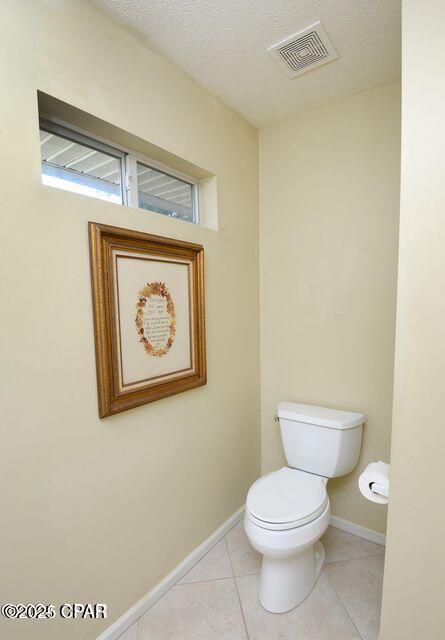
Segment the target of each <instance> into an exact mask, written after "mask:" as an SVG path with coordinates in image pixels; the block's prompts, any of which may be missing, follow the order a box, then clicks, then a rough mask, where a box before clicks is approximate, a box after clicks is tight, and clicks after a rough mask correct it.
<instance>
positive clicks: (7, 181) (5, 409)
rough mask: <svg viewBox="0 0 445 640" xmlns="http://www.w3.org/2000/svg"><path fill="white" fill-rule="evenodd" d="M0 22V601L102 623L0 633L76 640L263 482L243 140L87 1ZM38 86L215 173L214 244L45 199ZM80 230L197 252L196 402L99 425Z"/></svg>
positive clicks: (231, 121)
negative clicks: (200, 277) (136, 236)
mask: <svg viewBox="0 0 445 640" xmlns="http://www.w3.org/2000/svg"><path fill="white" fill-rule="evenodd" d="M1 12H2V20H1V27H0V28H1V34H0V48H1V49H2V50H1V52H0V65H1V78H2V98H1V100H0V130H1V131H0V136H1V137H0V144H1V147H0V154H1V168H0V176H1V178H0V180H1V186H0V190H1V202H2V207H1V224H2V234H1V236H2V240H1V241H2V249H1V252H0V261H1V264H0V269H1V273H2V278H1V288H2V300H3V304H2V322H1V329H2V332H3V337H4V341H3V344H2V364H1V370H2V374H1V375H2V382H1V385H0V388H1V391H2V395H3V398H2V404H1V406H2V418H1V423H2V429H3V435H2V438H1V441H2V446H1V463H0V470H1V474H2V479H1V486H2V487H3V490H2V523H1V527H0V539H1V544H0V548H1V569H0V573H1V588H0V592H1V593H0V600H1V601H3V602H4V601H11V602H55V603H60V602H61V601H62V602H63V601H67V602H70V601H74V602H76V601H92V602H95V601H98V602H105V603H108V605H109V607H110V614H111V617H110V618H109V619H108V620H107V621H106V623H105V624H104V623H92V622H73V623H70V622H68V621H61V622H60V621H54V622H50V623H45V622H43V621H41V622H39V623H37V624H32V627H31V626H29V625H27V624H26V623H25V622H23V621H21V622H20V623H11V624H10V626H9V627H8V628H7V629H5V630H3V629H4V628H5V627H6V624H5V623H4V622H3V621H2V623H1V624H2V625H3V626H2V630H1V631H0V635H2V637H8V638H9V639H10V640H19V639H22V638H26V639H28V638H30V637H31V636H32V637H33V638H34V639H35V640H40V639H41V640H51V639H57V640H59V639H60V638H62V637H63V639H64V640H70V639H73V640H74V639H75V640H79V639H80V638H82V639H85V640H87V639H91V638H95V637H96V636H97V635H98V634H99V632H100V631H101V630H102V629H103V628H105V627H106V626H108V625H109V624H110V623H111V622H112V621H113V619H115V618H116V617H117V616H119V615H120V614H122V613H123V612H124V611H125V610H126V609H127V608H128V607H129V606H131V605H133V604H134V603H135V602H136V601H137V600H138V599H139V598H140V597H141V596H142V595H143V594H145V593H146V592H147V591H148V590H149V589H150V588H151V587H152V586H153V585H154V584H155V583H156V582H158V581H159V580H160V579H161V578H162V577H163V576H165V575H166V574H167V573H168V572H169V571H170V570H171V569H172V568H173V567H174V566H175V565H176V564H177V563H178V562H180V561H181V560H182V559H183V558H184V556H186V555H187V554H188V553H189V552H190V551H191V550H192V549H194V548H195V547H196V546H198V545H199V544H200V543H201V542H202V541H203V539H205V538H206V537H207V536H208V535H209V534H210V533H211V532H212V531H213V530H214V529H216V528H217V527H218V526H219V525H220V524H221V523H222V522H223V521H224V520H226V519H227V518H228V517H229V516H230V515H231V514H232V513H233V512H234V511H235V510H236V509H238V507H240V506H241V504H242V503H243V501H244V497H245V493H246V490H247V489H248V487H249V486H250V484H251V482H252V481H253V480H254V479H255V478H256V477H258V475H259V458H260V453H259V447H260V444H259V441H260V429H259V331H258V176H257V171H258V148H257V132H256V130H255V129H254V128H253V127H251V126H250V125H249V124H247V123H246V121H245V120H243V119H242V118H241V117H240V116H238V115H237V114H235V113H234V112H233V111H231V110H230V109H228V108H226V107H225V106H223V105H222V104H221V103H220V102H219V101H218V100H216V99H214V98H213V97H211V96H210V95H209V94H207V93H206V92H205V91H204V90H202V89H201V88H200V87H198V86H197V85H196V84H194V83H193V82H192V81H191V80H190V79H189V78H188V77H187V76H185V75H184V74H183V73H181V72H180V71H178V70H176V69H175V68H174V67H173V66H172V65H170V64H169V63H168V62H167V61H166V60H165V59H163V58H162V57H160V56H159V55H157V54H155V53H153V52H151V51H150V50H149V49H147V48H146V47H144V46H143V45H142V44H141V43H140V42H138V41H137V40H135V39H134V38H133V36H131V35H130V34H129V33H127V32H126V31H124V30H123V29H121V28H120V27H119V26H118V25H117V24H115V23H114V22H112V21H111V20H110V19H108V18H107V17H106V16H105V15H104V14H102V13H101V12H100V11H99V10H97V9H95V8H94V7H93V6H91V5H89V4H87V3H85V2H83V0H66V1H64V0H57V1H56V0H46V1H43V0H42V1H37V0H35V1H33V2H29V0H4V1H3V2H2V7H1ZM37 89H40V90H42V91H44V92H46V93H48V94H51V95H55V96H56V97H58V98H60V99H61V100H64V101H66V102H69V103H71V104H73V105H75V106H76V107H78V108H81V109H83V110H85V111H87V112H89V113H92V114H94V115H95V116H98V117H100V118H103V119H104V120H106V121H108V122H111V123H112V124H113V125H115V126H117V127H121V128H122V129H125V130H129V131H130V132H131V133H132V134H135V135H137V136H139V137H141V138H144V139H146V140H149V141H150V142H151V143H153V144H155V145H158V146H159V147H162V148H164V149H167V150H168V151H169V152H171V153H174V154H177V155H179V156H182V157H183V158H185V159H186V160H188V161H189V162H192V163H194V164H196V165H198V166H201V167H203V168H204V169H206V170H207V171H209V172H211V173H214V174H216V175H217V178H218V207H219V231H218V232H216V231H211V230H208V229H204V228H199V227H195V226H193V225H190V224H187V223H182V222H179V221H175V220H172V219H167V218H164V217H162V216H160V215H158V214H150V213H147V212H143V211H139V210H137V209H128V208H124V207H122V206H118V205H112V204H109V203H105V202H100V201H98V200H93V199H90V198H86V197H82V196H78V195H74V194H70V193H66V192H62V191H58V190H56V189H50V188H45V187H43V186H42V185H41V182H40V164H39V163H40V160H39V139H38V120H37V100H36V91H37ZM88 220H95V221H98V222H103V223H108V224H112V225H118V226H122V227H127V228H131V229H137V230H140V231H146V232H150V233H155V234H161V235H166V236H171V237H174V238H181V239H184V240H188V241H193V242H199V243H202V244H204V245H205V250H206V302H207V313H206V317H207V348H208V352H207V353H208V384H207V386H205V387H202V388H200V389H196V390H193V391H189V392H187V393H183V394H180V395H177V396H174V397H172V398H169V399H165V400H162V401H159V402H156V403H153V404H150V405H147V406H144V407H141V408H138V409H135V410H132V411H128V412H125V413H123V414H120V415H117V416H114V417H112V418H108V419H106V420H105V421H100V420H99V419H98V416H97V399H96V379H95V364H94V344H93V325H92V312H91V299H90V274H89V259H88V241H87V221H88ZM234 303H236V307H234ZM6 488H8V491H6ZM62 630H63V631H62Z"/></svg>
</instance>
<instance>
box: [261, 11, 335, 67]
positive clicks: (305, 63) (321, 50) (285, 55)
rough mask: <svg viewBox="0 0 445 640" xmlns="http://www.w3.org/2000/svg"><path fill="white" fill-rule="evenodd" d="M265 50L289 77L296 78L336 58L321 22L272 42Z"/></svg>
mask: <svg viewBox="0 0 445 640" xmlns="http://www.w3.org/2000/svg"><path fill="white" fill-rule="evenodd" d="M267 51H268V53H270V55H271V56H272V58H273V59H274V60H275V62H276V63H277V64H278V65H279V66H280V67H281V68H282V69H283V71H284V72H285V74H286V75H287V76H288V77H289V78H296V77H297V76H300V75H301V74H302V73H306V71H312V69H316V68H317V67H321V65H322V64H326V63H327V62H332V60H336V59H337V58H338V53H337V52H336V50H335V47H334V45H333V44H332V42H331V41H330V39H329V36H328V34H327V33H326V31H325V30H324V29H323V26H322V24H321V22H316V23H315V24H313V25H311V26H310V27H307V29H303V30H302V31H299V32H298V33H295V34H294V35H293V36H290V37H289V38H286V39H285V40H282V41H281V42H278V43H277V44H274V45H273V46H272V47H269V48H268V50H267Z"/></svg>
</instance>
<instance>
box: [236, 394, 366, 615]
mask: <svg viewBox="0 0 445 640" xmlns="http://www.w3.org/2000/svg"><path fill="white" fill-rule="evenodd" d="M278 419H279V422H280V429H281V439H282V441H283V447H284V453H285V456H286V461H287V463H288V465H289V467H291V468H289V467H283V468H282V469H280V470H279V471H274V472H273V473H269V474H268V475H265V476H263V477H262V478H260V479H259V480H257V481H256V482H255V483H254V484H253V485H252V486H251V488H250V490H249V493H248V495H247V500H246V512H245V516H244V528H245V530H246V534H247V537H248V538H249V541H250V543H251V545H252V546H253V548H254V549H256V550H257V551H259V553H261V554H262V555H263V563H262V567H261V577H260V585H259V594H258V596H259V600H260V602H261V604H262V606H263V607H264V608H265V609H266V610H267V611H270V612H272V613H282V612H284V611H289V609H292V608H293V607H296V606H297V605H298V604H300V602H302V601H303V600H304V599H305V598H306V596H307V595H309V593H310V592H311V591H312V589H313V587H314V586H315V583H316V582H317V580H318V576H319V575H320V572H321V569H322V567H323V562H324V549H323V546H322V544H321V542H320V541H319V540H320V538H321V536H322V535H323V533H324V532H325V531H326V529H327V527H328V525H329V516H330V506H329V498H328V495H327V492H326V484H327V482H328V479H329V478H335V477H337V476H343V475H345V474H347V473H349V472H350V471H352V469H354V467H355V466H356V465H357V462H358V457H359V454H360V446H361V441H362V427H363V423H364V422H365V416H364V415H363V414H362V413H353V412H351V411H337V410H336V409H327V408H325V407H316V406H313V405H308V404H296V403H293V402H281V403H280V405H279V407H278Z"/></svg>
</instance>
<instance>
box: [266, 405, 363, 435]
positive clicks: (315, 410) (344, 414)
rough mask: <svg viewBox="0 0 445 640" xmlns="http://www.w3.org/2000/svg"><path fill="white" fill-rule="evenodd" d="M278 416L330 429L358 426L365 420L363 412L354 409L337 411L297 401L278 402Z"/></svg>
mask: <svg viewBox="0 0 445 640" xmlns="http://www.w3.org/2000/svg"><path fill="white" fill-rule="evenodd" d="M278 417H279V418H285V419H287V420H294V421H295V422H305V423H307V424H317V425H319V426H321V427H330V428H331V429H352V427H358V426H359V425H361V424H363V423H364V422H365V420H366V416H365V414H363V413H355V412H354V411H339V410H338V409H329V408H328V407H317V406H316V405H313V404H299V403H297V402H280V404H279V405H278Z"/></svg>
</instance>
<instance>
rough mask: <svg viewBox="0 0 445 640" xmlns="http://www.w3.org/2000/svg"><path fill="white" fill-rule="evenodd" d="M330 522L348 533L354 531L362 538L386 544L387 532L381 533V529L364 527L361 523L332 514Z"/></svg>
mask: <svg viewBox="0 0 445 640" xmlns="http://www.w3.org/2000/svg"><path fill="white" fill-rule="evenodd" d="M330 523H331V525H332V526H333V527H336V528H337V529H341V530H342V531H347V532H348V533H353V534H354V535H355V536H360V538H365V539H366V540H370V541H371V542H376V543H377V544H383V545H385V544H386V536H385V534H384V533H380V532H379V531H374V530H373V529H367V528H366V527H362V526H361V525H360V524H355V522H350V521H349V520H345V519H344V518H339V517H338V516H331V520H330Z"/></svg>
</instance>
